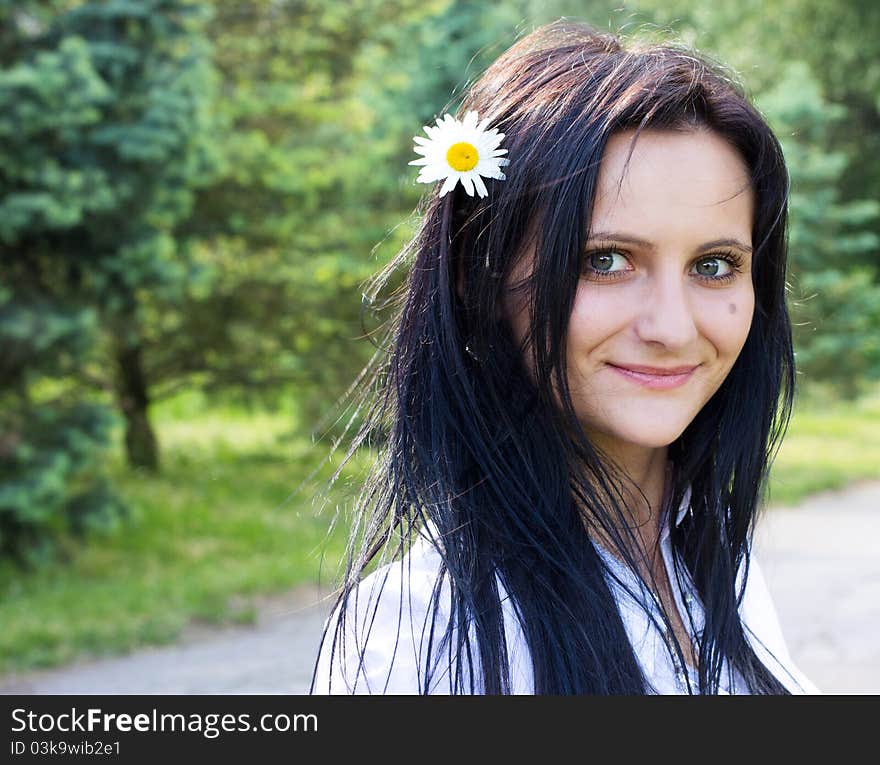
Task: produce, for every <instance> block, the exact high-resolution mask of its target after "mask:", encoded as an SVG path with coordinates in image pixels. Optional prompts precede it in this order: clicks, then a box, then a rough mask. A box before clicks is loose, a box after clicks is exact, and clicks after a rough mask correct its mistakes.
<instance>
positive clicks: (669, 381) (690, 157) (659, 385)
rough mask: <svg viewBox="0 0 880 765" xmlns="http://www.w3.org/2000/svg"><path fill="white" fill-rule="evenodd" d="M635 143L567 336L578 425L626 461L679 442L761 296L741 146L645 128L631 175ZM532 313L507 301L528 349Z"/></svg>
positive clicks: (595, 226)
mask: <svg viewBox="0 0 880 765" xmlns="http://www.w3.org/2000/svg"><path fill="white" fill-rule="evenodd" d="M633 135H634V131H626V132H622V133H619V134H616V135H614V136H613V137H612V138H611V139H610V141H609V143H608V145H607V148H606V151H605V154H604V156H603V158H602V162H601V165H600V172H599V180H598V188H597V194H596V198H595V202H594V208H593V212H592V219H591V226H590V238H589V240H588V242H587V245H586V253H587V254H586V255H585V257H584V260H583V262H584V269H583V272H582V274H581V280H580V283H579V286H578V290H577V294H576V297H575V303H574V308H573V311H572V314H571V319H570V324H569V330H568V341H567V356H568V370H567V371H568V382H569V386H570V389H571V395H572V401H573V403H574V407H575V410H576V412H577V414H578V418H579V420H580V422H581V424H582V426H583V427H584V429H585V431H586V433H587V435H588V436H589V437H590V438H591V440H592V441H593V442H594V443H595V444H596V445H598V446H601V447H602V448H603V449H606V450H607V451H609V453H611V454H621V455H623V454H625V453H627V452H628V451H631V449H632V448H633V447H641V448H648V449H656V448H659V447H665V446H667V445H669V444H670V443H672V442H673V441H674V440H675V439H676V438H677V437H678V436H679V435H681V433H682V432H683V431H684V429H685V428H686V427H687V426H688V424H689V423H690V422H691V421H692V420H693V419H694V417H695V416H696V414H697V413H698V412H699V411H700V409H701V408H702V407H703V405H704V404H705V403H706V402H707V401H708V400H709V399H710V398H711V397H712V395H713V394H714V393H715V391H717V390H718V388H719V386H720V385H721V383H722V382H723V381H724V379H725V377H727V374H728V372H729V371H730V369H731V367H732V366H733V364H734V362H735V361H736V358H737V356H738V355H739V353H740V350H741V349H742V347H743V344H744V343H745V340H746V337H747V335H748V333H749V327H750V325H751V322H752V313H753V310H754V301H755V296H754V290H753V288H752V280H751V245H752V241H751V230H752V210H753V193H752V191H751V189H750V186H749V182H748V174H747V170H746V167H745V165H744V163H743V161H742V160H741V158H740V157H739V155H738V154H737V152H736V150H735V149H733V148H732V147H731V146H730V145H729V144H728V143H726V142H725V141H724V140H723V139H722V138H720V137H719V136H717V135H715V134H714V133H711V132H708V131H697V132H685V133H679V132H672V131H656V130H648V131H643V132H642V134H641V135H640V136H639V140H638V142H637V143H636V147H635V151H634V152H633V155H632V158H631V161H630V163H629V166H628V168H627V169H626V172H625V174H624V164H625V163H626V159H627V154H628V152H629V148H630V141H631V139H632V137H633ZM636 240H638V241H636ZM530 260H531V257H530V256H529V255H528V254H527V255H526V257H524V258H523V259H522V261H521V262H520V264H519V265H518V267H517V269H516V271H515V273H514V274H513V279H517V278H519V277H520V276H521V275H522V273H523V269H526V268H528V267H529V261H530ZM523 306H524V303H523V301H522V300H521V299H520V300H518V301H517V302H516V303H512V302H509V303H508V305H507V311H508V318H509V319H510V322H511V326H512V328H513V330H514V333H515V335H516V336H517V340H519V341H521V340H522V338H523V336H524V334H525V332H526V330H527V326H528V317H527V315H526V312H525V310H524V308H523ZM527 363H529V364H531V361H530V356H529V358H528V359H527ZM627 370H630V371H627Z"/></svg>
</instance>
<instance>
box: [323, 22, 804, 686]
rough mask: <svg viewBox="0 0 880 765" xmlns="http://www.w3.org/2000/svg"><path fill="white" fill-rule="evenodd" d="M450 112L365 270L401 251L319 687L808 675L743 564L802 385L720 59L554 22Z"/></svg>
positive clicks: (762, 151) (778, 252)
mask: <svg viewBox="0 0 880 765" xmlns="http://www.w3.org/2000/svg"><path fill="white" fill-rule="evenodd" d="M471 112H476V114H472V113H471ZM461 113H462V114H463V115H465V116H464V118H463V119H462V120H461V121H460V122H459V121H455V120H453V119H452V118H451V117H447V118H444V120H443V121H438V124H437V126H436V127H435V128H428V129H426V132H428V134H429V138H430V140H427V139H424V138H420V139H416V142H417V144H418V146H417V151H418V152H419V153H420V154H421V155H422V157H421V159H418V160H416V161H415V162H414V163H412V164H420V165H421V166H422V172H421V174H420V176H419V179H420V180H423V181H426V182H436V181H438V180H440V179H443V180H444V182H443V184H442V186H441V185H440V184H439V183H437V184H436V186H435V188H434V191H433V193H432V194H431V195H430V198H429V199H428V201H427V205H426V207H425V208H424V209H423V210H422V212H423V217H422V223H421V228H420V229H419V231H418V233H417V235H416V237H415V238H414V240H413V242H412V243H411V246H410V247H409V248H407V249H405V250H404V252H402V253H401V254H400V255H399V256H398V258H397V259H396V261H395V262H394V263H392V264H391V265H390V267H389V269H387V270H386V272H384V274H382V275H380V283H383V280H385V279H387V277H388V275H389V274H390V273H391V272H392V271H393V270H394V269H395V268H396V267H397V266H399V265H401V264H405V263H409V259H410V256H411V255H413V256H414V262H412V263H411V267H410V270H409V277H408V282H407V284H406V285H405V290H403V291H402V292H401V293H400V295H399V297H400V303H399V311H397V313H396V314H395V317H396V321H395V323H394V325H393V327H392V334H391V337H392V340H391V343H390V347H389V352H388V357H387V359H385V360H382V359H381V357H377V358H378V361H377V360H375V359H374V362H375V363H374V364H373V365H371V367H369V368H368V370H367V371H368V373H374V372H376V364H381V365H382V366H381V368H380V369H379V374H378V376H377V379H378V380H380V381H381V383H382V386H381V388H380V392H381V395H380V396H379V397H378V399H377V400H376V401H375V402H374V403H373V407H372V408H371V409H370V416H369V417H368V418H367V420H366V421H365V423H364V424H363V426H362V428H361V430H360V433H359V435H358V438H356V439H355V442H354V446H353V447H352V451H351V452H349V455H351V454H352V453H353V452H354V450H355V449H356V448H358V446H359V445H361V444H363V443H364V442H365V441H368V440H369V439H370V438H371V436H372V435H374V434H376V433H377V432H381V433H383V434H384V437H383V440H382V443H381V446H380V454H381V457H380V459H379V460H378V461H377V463H376V469H375V471H374V473H373V475H372V477H371V479H370V480H369V481H368V482H367V484H366V486H365V488H364V492H363V494H362V495H361V497H360V501H359V503H358V514H357V523H355V526H354V531H353V535H352V544H351V546H350V555H349V557H348V567H347V571H346V576H345V580H344V583H343V586H342V588H341V591H340V594H339V598H338V600H337V601H336V604H335V607H334V609H333V612H332V614H331V617H330V619H328V622H327V624H326V625H325V633H324V636H323V639H322V644H321V648H320V652H319V657H318V662H317V665H316V671H315V676H314V677H313V683H312V692H313V693H328V692H330V693H351V692H354V693H490V694H498V693H537V694H641V693H707V694H713V693H758V694H781V693H802V692H815V691H816V688H815V687H814V686H813V685H812V684H811V683H810V682H809V680H807V679H806V678H805V677H804V676H803V675H802V674H801V673H800V671H799V670H798V669H797V668H796V667H795V666H794V665H793V664H792V662H791V659H790V657H789V656H788V653H787V651H786V648H785V643H784V640H783V638H782V635H781V632H780V629H779V624H778V621H777V618H776V615H775V611H774V608H773V604H772V602H771V600H770V597H769V594H768V592H767V589H766V585H765V583H764V580H763V578H762V576H761V572H760V570H759V568H758V566H757V564H756V562H755V559H754V556H752V555H751V542H752V538H753V532H754V527H755V522H756V519H757V517H758V514H759V505H760V501H761V497H762V494H763V490H764V488H765V485H766V478H767V472H768V468H769V463H770V460H771V458H772V456H773V453H774V449H775V448H776V446H777V445H778V442H779V439H780V438H781V436H782V434H783V433H784V430H785V427H786V425H787V422H788V419H789V417H790V414H791V403H792V397H793V384H794V369H793V353H792V344H791V331H790V324H789V318H788V314H787V312H786V306H785V300H784V296H785V268H786V239H785V231H786V222H787V216H786V208H787V192H788V177H787V172H786V168H785V165H784V162H783V157H782V152H781V150H780V147H779V144H778V142H777V140H776V139H775V137H774V136H773V134H772V132H771V131H770V129H769V128H768V126H767V125H766V123H765V122H764V120H763V119H762V117H761V116H760V114H759V113H758V112H757V111H756V110H755V109H754V108H753V107H752V106H750V105H749V103H748V102H747V100H746V98H745V97H744V95H743V93H742V91H741V90H740V89H739V88H738V86H736V85H734V84H733V83H732V82H731V81H730V79H729V78H728V77H727V76H726V75H725V74H724V73H723V72H722V71H721V70H720V69H719V68H718V67H717V66H714V65H711V64H710V63H708V62H706V61H704V60H702V59H700V58H699V57H697V56H695V55H694V54H693V53H692V52H690V51H688V50H686V49H684V48H681V47H678V46H676V45H669V44H664V45H653V46H648V47H642V48H637V47H636V48H633V49H631V50H625V49H624V48H623V47H622V46H621V43H620V42H619V40H618V39H617V38H615V37H614V36H612V35H610V34H599V33H597V32H595V31H594V30H593V29H592V28H590V27H588V26H586V25H584V24H578V23H571V22H567V21H560V22H556V23H554V24H551V25H548V26H547V27H544V28H541V29H539V30H537V31H536V32H534V33H532V34H531V35H529V36H527V37H525V38H523V39H522V40H520V41H519V42H518V43H516V44H515V45H514V46H513V47H512V48H511V49H510V50H508V51H507V52H506V53H504V54H503V55H502V56H501V57H500V58H499V59H498V60H497V61H496V62H495V63H494V64H493V65H492V66H491V67H490V68H489V69H488V70H487V71H486V72H485V73H484V74H483V76H482V77H481V78H480V79H479V80H478V81H477V82H476V83H475V84H474V85H473V86H472V87H471V89H470V91H469V92H468V94H467V95H466V98H465V101H464V103H463V104H462V107H461ZM478 117H479V119H480V121H479V122H477V118H478ZM490 125H491V126H492V127H491V129H490V128H489V126H490ZM502 139H503V148H500V147H501V143H502ZM502 166H504V167H505V171H504V172H502V171H501V167H502ZM458 181H461V185H460V186H459V185H458ZM475 190H476V192H477V194H476V195H474V193H473V192H474V191H475ZM337 475H338V473H337ZM384 556H388V557H384ZM374 567H376V570H374V571H372V573H370V574H368V575H366V574H367V571H368V570H372V569H373V568H374ZM365 575H366V576H365Z"/></svg>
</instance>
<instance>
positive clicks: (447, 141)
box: [409, 111, 510, 197]
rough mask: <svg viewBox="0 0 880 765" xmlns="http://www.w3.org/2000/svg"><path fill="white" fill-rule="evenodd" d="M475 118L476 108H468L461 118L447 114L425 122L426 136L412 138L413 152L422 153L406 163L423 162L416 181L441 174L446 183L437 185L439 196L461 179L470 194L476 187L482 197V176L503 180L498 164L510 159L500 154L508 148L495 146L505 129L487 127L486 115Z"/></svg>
mask: <svg viewBox="0 0 880 765" xmlns="http://www.w3.org/2000/svg"><path fill="white" fill-rule="evenodd" d="M478 119H479V118H478V116H477V113H476V112H475V111H469V112H468V113H467V114H465V115H464V119H463V120H462V121H460V122H459V121H458V120H457V119H455V117H453V116H452V115H451V114H446V115H444V116H443V118H442V119H438V120H437V125H436V126H435V127H430V126H428V125H426V126H425V128H424V130H425V133H427V134H428V138H422V137H421V136H418V135H417V136H415V137H414V138H413V140H414V141H415V147H414V148H415V152H416V154H421V155H422V156H421V157H420V158H419V159H414V160H413V161H412V162H410V163H409V164H411V165H423V167H422V169H421V171H420V172H419V177H418V178H416V180H417V181H418V182H419V183H433V182H434V181H439V180H440V179H441V178H444V179H445V183H444V184H443V187H442V188H441V189H440V196H441V197H442V196H444V195H445V194H446V193H447V192H449V191H452V190H453V189H454V188H455V184H456V183H458V181H461V185H462V186H464V190H465V191H466V192H467V193H468V195H469V196H473V195H474V187H476V189H477V194H479V195H480V196H481V197H485V196H487V195H488V194H489V192H488V191H487V190H486V184H485V183H484V182H483V178H497V179H498V180H499V181H503V180H505V178H506V176H505V175H504V173H502V172H501V167H502V166H503V165H507V164H509V163H510V160H509V159H506V158H504V157H502V154H507V149H499V148H498V145H499V144H500V143H501V139H502V138H504V133H499V132H498V130H497V128H492V129H491V130H486V127H487V125H488V124H489V119H488V118H486V119H485V120H483V121H482V122H477V120H478ZM429 139H430V140H429Z"/></svg>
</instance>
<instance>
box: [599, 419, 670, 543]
mask: <svg viewBox="0 0 880 765" xmlns="http://www.w3.org/2000/svg"><path fill="white" fill-rule="evenodd" d="M590 438H591V440H592V441H593V443H594V444H595V445H596V446H597V447H598V448H600V449H601V450H602V451H603V452H604V453H605V454H606V455H607V457H608V458H610V459H611V460H612V461H613V462H614V464H615V465H616V466H617V467H618V469H620V470H622V471H623V473H624V475H625V476H627V477H628V479H629V481H630V482H631V483H629V482H627V483H626V484H625V485H624V487H623V499H624V503H625V504H624V508H623V510H624V512H625V513H626V515H627V523H628V525H629V526H630V528H632V530H633V532H634V533H635V534H636V536H637V538H638V539H639V540H640V546H641V547H642V549H643V551H644V552H645V553H647V554H648V555H649V557H653V553H654V552H656V550H657V547H658V545H657V541H658V539H659V537H660V516H661V512H660V511H661V508H662V503H663V493H664V490H665V487H666V466H667V459H668V458H667V453H668V448H667V447H665V446H663V447H658V448H648V447H640V446H634V445H630V444H626V445H620V444H619V443H615V444H613V445H612V444H610V443H608V442H607V441H604V440H603V439H602V438H601V437H597V436H596V435H595V434H591V435H590ZM642 494H644V496H642ZM595 532H596V537H597V541H598V542H599V543H600V544H602V545H603V546H604V547H606V549H612V548H613V545H611V546H610V547H609V542H608V541H607V540H605V535H604V534H603V533H602V532H601V530H599V529H596V530H595Z"/></svg>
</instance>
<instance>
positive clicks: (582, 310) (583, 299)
mask: <svg viewBox="0 0 880 765" xmlns="http://www.w3.org/2000/svg"><path fill="white" fill-rule="evenodd" d="M632 319H633V317H632V316H630V311H629V309H628V303H627V302H626V301H624V300H621V298H620V294H619V292H618V293H616V292H615V291H614V290H609V289H605V290H603V289H601V287H600V288H597V287H596V285H593V284H590V283H589V282H582V283H581V284H580V286H579V287H578V291H577V294H576V295H575V299H574V306H572V311H571V318H570V320H569V327H568V344H569V346H574V347H577V348H578V351H579V353H583V352H584V351H587V352H589V351H590V350H592V349H593V348H595V347H596V346H598V345H600V344H601V343H602V342H603V341H604V340H606V339H607V338H609V337H611V336H612V335H615V334H617V333H618V332H620V331H621V330H624V329H625V328H626V327H627V325H628V324H630V323H631V321H632Z"/></svg>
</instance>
